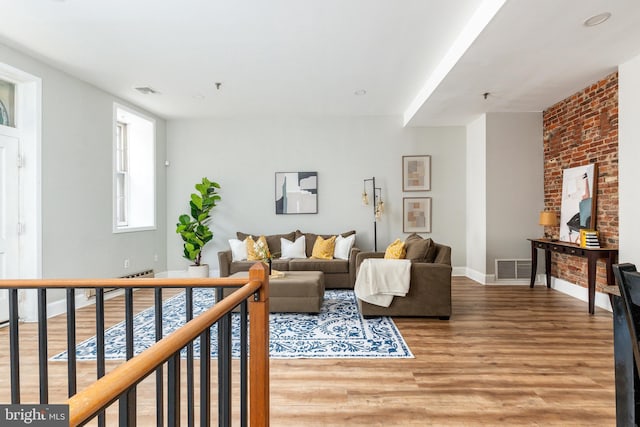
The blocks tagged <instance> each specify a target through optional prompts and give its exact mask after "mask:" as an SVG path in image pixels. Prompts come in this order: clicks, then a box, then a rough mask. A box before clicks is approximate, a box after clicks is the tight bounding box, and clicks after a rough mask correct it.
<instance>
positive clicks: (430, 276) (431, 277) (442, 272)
mask: <svg viewBox="0 0 640 427" xmlns="http://www.w3.org/2000/svg"><path fill="white" fill-rule="evenodd" d="M451 270H452V269H451V266H450V265H447V264H439V263H431V262H415V263H413V264H412V265H411V287H412V288H413V287H416V288H417V289H420V288H422V287H429V288H430V289H431V290H432V291H434V290H435V289H436V288H438V289H440V291H438V292H439V293H445V294H447V295H449V298H450V295H451Z"/></svg>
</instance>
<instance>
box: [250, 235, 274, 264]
mask: <svg viewBox="0 0 640 427" xmlns="http://www.w3.org/2000/svg"><path fill="white" fill-rule="evenodd" d="M246 242H247V260H248V261H261V260H263V259H266V258H270V257H271V252H270V251H269V245H268V244H267V239H266V238H265V237H264V236H260V238H259V239H257V240H256V239H254V238H253V237H251V236H249V237H247V240H246Z"/></svg>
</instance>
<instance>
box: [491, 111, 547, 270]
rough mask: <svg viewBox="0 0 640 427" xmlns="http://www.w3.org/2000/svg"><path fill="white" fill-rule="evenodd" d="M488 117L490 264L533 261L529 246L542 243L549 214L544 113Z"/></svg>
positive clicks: (495, 114)
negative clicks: (542, 220)
mask: <svg viewBox="0 0 640 427" xmlns="http://www.w3.org/2000/svg"><path fill="white" fill-rule="evenodd" d="M486 117H487V124H486V126H487V159H486V161H487V169H486V172H487V197H486V204H487V253H486V256H487V259H486V272H487V273H488V274H490V275H491V274H495V271H494V270H495V260H496V259H529V258H531V245H530V244H529V242H528V241H527V240H526V239H527V238H531V237H540V236H541V235H542V232H543V230H542V227H540V225H538V219H539V218H538V215H539V213H540V211H542V210H544V153H543V144H542V113H541V112H538V113H488V114H487V115H486Z"/></svg>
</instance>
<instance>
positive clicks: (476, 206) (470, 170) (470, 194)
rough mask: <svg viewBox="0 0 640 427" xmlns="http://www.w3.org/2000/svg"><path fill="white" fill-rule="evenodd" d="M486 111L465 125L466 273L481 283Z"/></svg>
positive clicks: (484, 244) (484, 254)
mask: <svg viewBox="0 0 640 427" xmlns="http://www.w3.org/2000/svg"><path fill="white" fill-rule="evenodd" d="M486 145H487V130H486V115H484V114H483V115H482V116H480V117H479V118H477V119H476V120H474V121H473V122H471V123H469V124H468V125H467V137H466V152H467V161H466V169H467V178H466V181H467V196H466V197H467V210H466V212H465V215H466V229H467V236H466V243H467V248H466V250H467V276H468V277H470V278H472V279H474V280H476V281H478V282H481V283H485V281H486V278H485V275H486V272H487V270H486V259H487V182H486V176H487V170H486V168H487V165H486V163H487V162H486Z"/></svg>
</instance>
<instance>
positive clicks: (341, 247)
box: [333, 234, 356, 260]
mask: <svg viewBox="0 0 640 427" xmlns="http://www.w3.org/2000/svg"><path fill="white" fill-rule="evenodd" d="M355 242H356V235H355V234H352V235H350V236H347V237H342V235H338V237H337V238H336V247H335V249H334V250H333V257H334V258H337V259H347V260H348V259H349V255H350V254H351V248H352V247H353V244H354V243H355Z"/></svg>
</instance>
